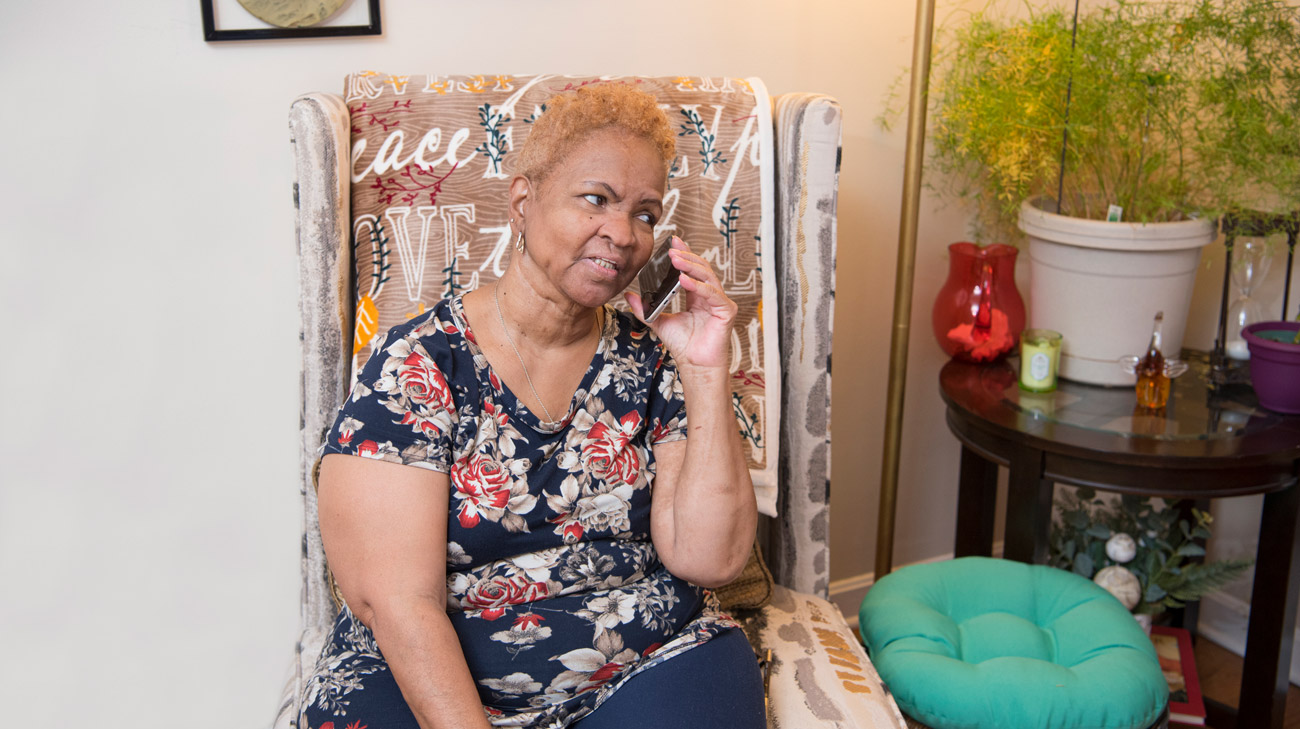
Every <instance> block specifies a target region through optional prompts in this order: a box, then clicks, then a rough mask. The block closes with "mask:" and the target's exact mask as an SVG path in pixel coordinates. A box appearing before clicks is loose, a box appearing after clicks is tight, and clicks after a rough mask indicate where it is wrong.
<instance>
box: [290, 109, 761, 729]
mask: <svg viewBox="0 0 1300 729" xmlns="http://www.w3.org/2000/svg"><path fill="white" fill-rule="evenodd" d="M673 140H674V136H673V132H672V130H671V128H670V127H669V125H668V121H667V118H666V117H665V115H664V114H663V112H662V111H661V110H660V109H659V108H658V106H657V105H656V102H655V100H654V98H653V97H651V96H649V95H647V94H644V93H641V92H638V91H635V90H633V89H632V88H631V87H628V86H625V85H617V84H598V85H594V86H588V87H584V88H583V89H580V90H579V91H577V92H576V93H566V94H561V95H560V96H557V97H554V98H552V99H551V100H549V101H548V102H547V111H546V113H544V114H543V115H542V116H541V118H540V119H539V120H538V121H537V122H536V123H535V124H534V125H533V129H532V131H531V133H530V135H529V137H528V140H527V143H526V144H525V147H524V149H523V150H522V151H521V153H520V157H519V170H518V174H517V175H516V176H515V177H514V178H513V180H512V182H511V186H510V200H509V204H510V213H511V226H512V232H513V234H514V235H515V239H514V240H515V252H514V253H513V255H512V257H511V261H510V263H509V266H508V268H507V270H506V273H505V275H504V276H502V278H501V279H500V281H499V282H497V283H496V284H494V285H491V286H486V287H483V288H481V289H478V290H476V291H473V292H470V293H468V294H465V295H464V296H463V297H457V298H453V299H448V300H444V301H442V302H440V303H438V304H437V305H436V306H435V307H434V308H433V309H432V310H431V311H430V312H428V313H427V314H425V315H423V316H421V317H417V318H416V319H413V320H412V321H410V322H408V323H406V324H403V325H400V326H398V327H395V328H394V329H393V330H392V331H390V332H389V334H388V336H387V338H386V339H385V341H384V342H383V344H382V345H381V346H380V348H379V349H378V350H377V351H376V352H375V354H374V355H373V356H372V357H371V358H370V360H369V361H368V362H367V364H366V366H365V368H364V369H363V371H362V373H361V375H360V377H359V378H358V382H357V385H356V386H355V387H354V388H353V391H352V394H351V396H350V397H349V399H348V402H346V403H345V404H344V406H343V408H342V410H341V412H340V413H339V416H338V419H337V420H336V422H335V425H334V427H333V428H332V429H331V430H330V433H329V435H328V439H327V443H326V446H325V449H324V450H325V452H326V455H325V456H324V459H323V461H322V464H321V473H320V481H319V483H320V491H319V511H320V526H321V536H322V538H323V540H324V546H325V551H326V554H327V556H328V558H329V562H330V567H331V570H332V571H333V574H334V576H335V579H336V581H337V583H338V585H339V588H340V590H341V591H342V594H343V597H344V600H345V602H346V605H345V606H344V607H343V609H342V610H341V612H340V615H339V617H338V620H337V621H336V623H335V630H334V634H333V636H332V639H331V640H330V642H329V643H328V644H327V646H326V648H325V651H324V653H323V654H322V657H321V660H320V662H319V664H318V667H317V672H316V675H315V676H314V678H313V680H312V682H311V683H310V685H309V689H308V694H307V696H306V699H305V703H306V707H307V708H306V711H305V714H304V717H303V718H304V724H305V726H307V727H309V728H310V729H320V728H321V727H325V726H330V725H332V727H334V728H336V729H344V727H355V728H356V729H360V727H363V726H365V727H369V729H389V728H390V727H404V728H405V727H416V726H419V727H422V728H423V729H432V728H433V727H439V728H443V727H456V728H460V727H477V728H480V729H481V728H482V727H487V726H489V725H496V726H539V727H543V726H544V727H563V726H575V727H579V729H601V728H603V727H615V726H617V727H638V726H645V727H654V726H673V727H691V726H731V727H761V726H763V725H764V723H765V722H764V716H763V708H762V707H763V704H762V686H761V680H760V678H759V675H758V670H757V666H756V663H755V660H754V656H753V653H752V651H751V650H750V648H749V645H748V642H747V641H746V640H745V639H744V636H743V634H742V633H741V632H740V630H739V628H738V627H737V626H736V624H735V623H734V622H733V621H731V620H730V619H729V618H728V617H726V616H725V615H722V614H720V613H719V612H718V611H717V609H716V601H714V600H713V599H712V596H711V594H710V593H709V592H708V591H707V590H706V589H704V588H708V587H716V586H719V585H722V584H724V583H726V582H728V581H730V580H731V579H732V578H734V577H735V576H736V575H737V574H738V573H739V572H740V570H741V568H742V567H743V566H744V563H745V559H746V557H747V554H748V550H749V545H750V542H751V541H752V538H753V533H754V525H755V519H756V515H755V504H754V495H753V487H752V484H751V483H750V480H749V473H748V469H747V466H746V462H745V458H744V456H743V453H742V451H741V446H740V438H739V435H738V433H737V429H736V424H735V420H734V416H733V415H732V409H731V393H730V386H729V380H730V377H729V372H728V363H729V361H730V353H729V350H728V348H729V343H730V338H731V323H732V320H733V319H734V317H735V313H736V306H735V304H734V303H733V302H732V301H731V300H730V299H728V298H727V296H726V295H725V294H724V293H723V291H722V288H721V285H720V284H719V282H718V279H717V276H716V274H715V273H714V272H713V270H712V268H711V267H710V266H709V264H708V263H707V262H705V261H704V260H703V259H702V258H700V257H699V256H697V255H694V254H692V253H691V252H690V250H689V248H688V247H687V246H686V244H685V243H683V242H682V241H681V240H680V239H674V241H673V251H672V253H671V257H672V262H673V265H674V266H675V267H676V268H677V269H678V270H679V271H681V272H682V289H683V290H684V295H685V306H684V310H683V311H682V312H681V313H678V314H665V315H663V316H661V317H659V318H658V319H656V320H655V322H654V324H653V325H649V327H648V328H647V325H646V324H644V323H643V322H641V321H640V317H641V314H642V308H641V301H640V298H639V297H638V296H636V295H635V294H626V297H627V302H628V306H629V308H630V309H631V310H632V311H633V312H634V314H635V315H636V317H637V318H636V319H633V318H632V317H631V316H629V315H627V314H623V313H619V312H617V311H616V310H614V309H613V308H612V307H607V306H606V305H605V304H606V302H608V301H609V300H610V299H611V298H613V297H614V296H615V295H617V294H619V293H620V292H622V291H623V289H624V288H626V287H627V285H628V284H629V283H630V282H631V281H632V279H633V277H634V276H635V275H636V274H637V272H638V271H639V270H640V269H641V267H642V266H643V265H644V264H645V263H646V261H647V260H648V259H649V257H650V254H651V252H652V248H653V246H654V227H655V223H656V221H657V220H658V218H659V217H660V216H661V215H662V211H663V196H664V189H665V186H666V184H667V173H668V169H669V165H670V164H671V162H672V160H673V157H674V143H673ZM665 348H666V351H665ZM688 410H689V416H690V420H689V423H690V425H689V434H688V432H687V411H688Z"/></svg>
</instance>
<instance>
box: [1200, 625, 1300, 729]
mask: <svg viewBox="0 0 1300 729" xmlns="http://www.w3.org/2000/svg"><path fill="white" fill-rule="evenodd" d="M1196 673H1197V674H1198V675H1199V676H1200V679H1201V694H1203V695H1204V696H1206V697H1208V698H1213V699H1215V700H1217V701H1221V702H1223V703H1225V704H1229V705H1231V706H1236V705H1237V694H1238V693H1239V692H1240V691H1241V658H1240V657H1239V656H1238V655H1237V654H1235V653H1233V652H1232V651H1229V650H1228V649H1226V648H1222V647H1220V646H1218V645H1216V644H1214V643H1211V642H1210V641H1209V640H1206V639H1205V638H1201V639H1200V640H1198V641H1196ZM1282 726H1283V727H1284V729H1300V688H1296V687H1295V686H1294V685H1292V686H1291V690H1290V691H1289V692H1288V693H1287V697H1286V723H1285V724H1283V725H1282ZM1212 729H1224V728H1223V727H1213V728H1212ZM1243 729H1244V728H1243Z"/></svg>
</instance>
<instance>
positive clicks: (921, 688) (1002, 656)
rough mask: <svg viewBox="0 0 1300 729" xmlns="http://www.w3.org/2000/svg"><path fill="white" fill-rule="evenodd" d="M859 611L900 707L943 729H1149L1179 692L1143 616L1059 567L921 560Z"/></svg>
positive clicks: (880, 585) (880, 586)
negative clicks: (1168, 679)
mask: <svg viewBox="0 0 1300 729" xmlns="http://www.w3.org/2000/svg"><path fill="white" fill-rule="evenodd" d="M859 620H860V630H861V633H862V638H863V641H864V642H865V643H866V644H867V648H868V650H869V651H870V653H871V660H872V663H873V664H875V666H876V668H877V670H878V671H879V672H880V676H881V678H882V680H883V681H884V682H885V685H887V686H888V687H889V688H890V690H891V691H892V692H893V693H894V697H895V698H896V699H897V701H898V704H899V706H900V707H902V709H903V711H904V712H906V713H908V714H910V715H911V716H913V717H915V718H917V719H919V720H921V721H923V722H925V723H927V724H929V725H930V726H931V727H934V729H993V728H996V729H1018V728H1020V727H1024V729H1030V728H1032V729H1043V728H1044V727H1051V728H1052V729H1084V728H1087V729H1140V728H1142V727H1147V726H1150V725H1151V724H1153V723H1154V722H1155V721H1156V719H1157V718H1158V717H1159V715H1160V713H1161V712H1162V711H1163V710H1164V707H1165V703H1166V702H1167V700H1168V697H1169V687H1168V686H1167V685H1166V683H1165V680H1164V677H1163V675H1162V674H1161V672H1160V664H1159V662H1158V661H1157V659H1156V654H1155V649H1154V648H1153V647H1152V645H1151V641H1150V639H1149V638H1148V637H1147V635H1146V634H1145V633H1144V632H1143V631H1142V629H1141V628H1140V627H1139V626H1138V624H1137V621H1135V620H1134V619H1133V616H1132V615H1130V614H1129V612H1128V611H1127V610H1125V609H1124V606H1123V605H1121V604H1120V603H1119V601H1118V600H1116V599H1115V598H1114V597H1113V596H1111V594H1110V593H1108V592H1106V591H1105V590H1104V589H1102V588H1101V587H1098V586H1097V585H1095V584H1093V583H1092V582H1091V581H1089V580H1086V579H1084V578H1082V577H1079V576H1078V575H1075V574H1073V573H1070V572H1066V571H1064V570H1059V569H1055V568H1052V567H1044V566H1038V565H1027V564H1022V563H1019V562H1012V561H1008V560H1000V559H988V558H984V557H965V558H962V559H955V560H951V561H947V562H936V563H931V564H920V565H912V566H909V567H905V568H903V569H900V570H898V571H897V572H894V573H892V574H889V575H887V576H885V577H884V578H882V579H881V580H880V581H878V582H877V583H876V584H875V585H874V586H873V587H872V588H871V590H870V591H869V592H868V593H867V597H866V599H865V600H863V601H862V607H861V609H860V611H859Z"/></svg>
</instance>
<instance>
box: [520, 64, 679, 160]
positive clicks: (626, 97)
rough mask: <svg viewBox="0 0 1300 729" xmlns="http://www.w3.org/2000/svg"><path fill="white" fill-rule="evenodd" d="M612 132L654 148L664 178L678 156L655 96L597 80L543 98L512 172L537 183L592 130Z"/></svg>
mask: <svg viewBox="0 0 1300 729" xmlns="http://www.w3.org/2000/svg"><path fill="white" fill-rule="evenodd" d="M604 129H617V130H620V131H624V132H627V133H628V134H631V135H632V136H634V137H637V138H640V139H644V140H646V141H647V142H649V143H650V144H652V145H654V147H655V149H657V150H658V151H659V155H660V157H662V158H663V161H664V175H665V176H667V174H668V170H669V166H670V165H671V164H672V161H673V159H674V158H675V157H676V156H677V138H676V136H674V135H673V130H672V125H670V124H669V123H668V115H666V114H664V112H663V109H660V108H659V102H658V100H657V99H655V97H654V96H652V95H651V94H648V93H646V92H644V91H640V90H638V89H636V88H635V87H634V86H632V85H631V84H627V83H618V82H600V83H594V84H591V85H588V86H581V87H579V88H578V89H577V91H564V92H561V93H559V94H556V95H555V96H552V97H551V98H549V99H547V100H546V110H545V111H544V112H542V114H541V116H539V117H538V118H537V121H535V122H533V124H532V129H531V131H529V133H528V138H527V139H526V140H525V141H524V147H523V149H522V150H521V151H520V153H519V157H518V161H517V164H516V167H515V174H518V175H523V176H524V177H527V178H528V179H529V180H531V181H532V182H533V183H535V184H541V182H542V181H543V180H545V179H546V176H547V174H548V173H549V172H550V171H551V169H552V168H554V167H555V166H556V165H557V164H558V163H559V161H560V160H561V159H563V158H564V156H565V155H566V154H568V153H569V151H570V150H572V149H573V148H574V147H575V146H576V145H578V144H579V143H581V142H582V141H584V140H585V139H586V138H587V137H589V136H591V135H592V134H594V133H595V132H598V131H602V130H604Z"/></svg>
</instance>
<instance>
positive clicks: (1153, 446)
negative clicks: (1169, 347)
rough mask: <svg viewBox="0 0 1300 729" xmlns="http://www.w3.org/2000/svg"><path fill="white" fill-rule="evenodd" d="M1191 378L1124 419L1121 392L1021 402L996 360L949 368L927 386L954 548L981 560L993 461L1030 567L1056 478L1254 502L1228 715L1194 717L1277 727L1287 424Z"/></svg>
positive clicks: (1291, 453) (1286, 597) (1282, 684)
mask: <svg viewBox="0 0 1300 729" xmlns="http://www.w3.org/2000/svg"><path fill="white" fill-rule="evenodd" d="M1205 371H1206V367H1205V366H1204V365H1201V366H1197V365H1196V364H1194V365H1193V367H1192V370H1191V371H1189V372H1188V373H1187V374H1185V375H1183V376H1182V377H1180V378H1178V379H1176V380H1175V381H1174V387H1173V392H1172V393H1171V396H1170V403H1169V406H1168V408H1167V409H1166V411H1165V413H1164V415H1163V416H1162V417H1154V416H1149V415H1145V414H1143V413H1141V412H1135V410H1134V406H1135V398H1134V394H1133V390H1132V389H1131V388H1106V387H1094V386H1089V385H1079V384H1074V383H1069V382H1062V383H1061V386H1060V388H1059V389H1058V390H1057V391H1056V392H1055V393H1048V394H1046V395H1033V394H1030V393H1023V392H1021V391H1020V390H1019V389H1018V388H1017V386H1016V381H1017V375H1016V371H1015V369H1014V368H1013V367H1012V366H1011V365H1010V364H1007V363H996V364H992V365H972V364H966V363H962V362H956V361H953V362H949V363H948V364H947V365H945V366H944V368H943V370H942V371H941V372H940V373H939V386H940V390H941V393H942V396H943V399H944V402H946V403H947V405H948V414H947V420H948V427H949V428H950V429H951V430H952V432H953V434H954V435H956V436H957V438H958V440H960V441H961V444H962V455H961V475H960V486H959V491H958V503H957V533H956V544H955V552H956V555H957V556H959V557H961V556H966V555H988V554H990V553H991V552H992V548H993V521H994V516H995V510H996V508H997V506H996V498H997V475H998V466H1006V467H1007V468H1008V469H1009V472H1010V474H1009V481H1008V492H1007V493H1008V495H1007V506H1006V535H1005V540H1004V555H1005V556H1006V557H1007V558H1008V559H1015V560H1020V561H1023V562H1035V563H1040V564H1041V563H1045V562H1046V561H1047V551H1048V538H1049V531H1050V528H1051V519H1052V492H1053V486H1054V485H1055V484H1056V483H1064V484H1071V485H1075V486H1091V487H1093V488H1097V489H1103V490H1107V491H1115V492H1119V493H1127V494H1137V495H1143V496H1160V497H1166V498H1173V499H1210V498H1221V497H1230V496H1246V495H1251V494H1265V497H1264V508H1263V513H1262V516H1261V518H1260V530H1259V534H1260V537H1259V549H1258V552H1257V553H1256V564H1255V581H1254V585H1253V587H1252V589H1251V611H1250V624H1249V628H1248V633H1247V639H1246V658H1245V666H1244V670H1243V674H1242V687H1241V699H1240V702H1239V708H1238V709H1237V710H1235V711H1234V710H1233V709H1232V708H1231V707H1224V706H1222V705H1216V706H1215V707H1213V708H1210V709H1209V711H1210V716H1209V717H1208V718H1209V723H1210V725H1211V726H1214V727H1216V729H1222V728H1223V727H1229V726H1234V725H1235V726H1237V727H1239V729H1257V728H1259V729H1262V728H1264V727H1268V728H1269V729H1281V727H1282V722H1283V718H1284V713H1285V705H1286V704H1285V702H1286V691H1287V687H1288V685H1289V680H1290V679H1289V676H1290V669H1291V645H1292V636H1294V634H1295V626H1296V608H1297V606H1298V605H1300V599H1298V598H1300V529H1298V528H1297V523H1298V522H1300V487H1297V486H1296V484H1297V481H1300V417H1295V416H1283V415H1278V414H1275V413H1272V412H1270V411H1267V410H1263V409H1261V408H1259V407H1258V406H1257V405H1256V403H1255V401H1254V397H1253V393H1251V392H1250V391H1249V389H1246V390H1244V391H1241V390H1239V391H1238V392H1236V393H1234V394H1231V395H1222V394H1215V393H1213V392H1211V390H1210V389H1209V387H1208V385H1207V384H1206V379H1205ZM1211 703H1213V702H1208V701H1207V707H1208V706H1209V704H1211ZM1234 722H1235V724H1234Z"/></svg>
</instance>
